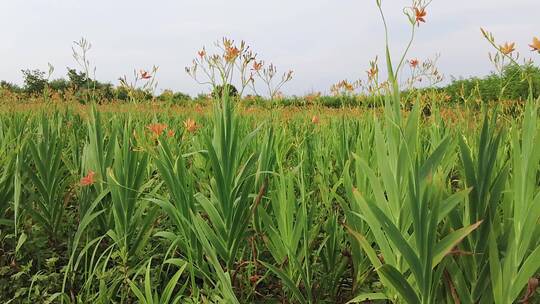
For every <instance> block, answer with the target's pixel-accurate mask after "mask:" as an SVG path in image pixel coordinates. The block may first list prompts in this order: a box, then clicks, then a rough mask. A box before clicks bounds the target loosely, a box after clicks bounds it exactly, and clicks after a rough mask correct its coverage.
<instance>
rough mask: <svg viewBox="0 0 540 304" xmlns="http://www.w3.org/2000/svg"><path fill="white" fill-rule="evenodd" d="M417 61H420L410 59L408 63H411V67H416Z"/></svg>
mask: <svg viewBox="0 0 540 304" xmlns="http://www.w3.org/2000/svg"><path fill="white" fill-rule="evenodd" d="M418 63H420V62H419V61H418V59H411V60H410V61H409V64H410V65H411V67H412V68H413V69H414V68H416V67H417V66H418Z"/></svg>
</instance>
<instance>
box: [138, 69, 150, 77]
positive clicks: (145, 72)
mask: <svg viewBox="0 0 540 304" xmlns="http://www.w3.org/2000/svg"><path fill="white" fill-rule="evenodd" d="M140 74H141V79H150V78H152V75H150V73H148V72H147V71H144V70H140Z"/></svg>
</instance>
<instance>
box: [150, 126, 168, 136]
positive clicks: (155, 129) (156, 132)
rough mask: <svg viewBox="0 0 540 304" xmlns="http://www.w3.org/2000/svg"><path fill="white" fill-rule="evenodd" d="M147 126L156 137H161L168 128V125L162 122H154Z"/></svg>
mask: <svg viewBox="0 0 540 304" xmlns="http://www.w3.org/2000/svg"><path fill="white" fill-rule="evenodd" d="M146 128H147V129H148V130H150V132H152V133H153V134H154V136H155V137H159V136H161V134H162V133H163V132H164V131H165V129H167V125H166V124H162V123H153V124H149V125H148V126H146Z"/></svg>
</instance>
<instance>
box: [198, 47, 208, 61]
mask: <svg viewBox="0 0 540 304" xmlns="http://www.w3.org/2000/svg"><path fill="white" fill-rule="evenodd" d="M197 54H198V55H199V57H201V59H202V58H204V56H206V50H205V49H204V48H203V49H202V50H200V51H198V52H197Z"/></svg>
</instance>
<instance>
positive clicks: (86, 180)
mask: <svg viewBox="0 0 540 304" xmlns="http://www.w3.org/2000/svg"><path fill="white" fill-rule="evenodd" d="M95 175H96V173H95V172H94V171H92V170H90V171H88V174H87V175H86V176H85V177H83V178H81V186H83V187H85V186H90V185H92V184H93V183H94V182H95V180H94V176H95Z"/></svg>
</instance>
